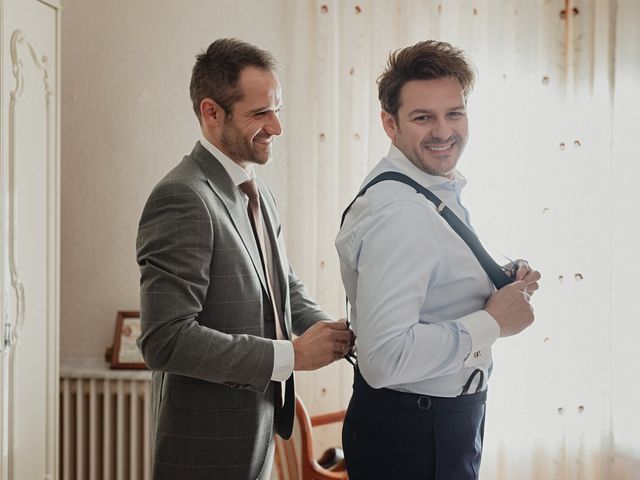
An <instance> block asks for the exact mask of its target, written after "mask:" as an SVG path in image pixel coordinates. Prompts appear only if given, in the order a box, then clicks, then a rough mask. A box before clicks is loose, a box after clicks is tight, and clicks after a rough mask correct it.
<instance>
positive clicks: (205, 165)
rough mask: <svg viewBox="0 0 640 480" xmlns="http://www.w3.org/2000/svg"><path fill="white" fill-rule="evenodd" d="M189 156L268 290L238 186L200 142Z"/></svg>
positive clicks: (266, 290) (264, 287)
mask: <svg viewBox="0 0 640 480" xmlns="http://www.w3.org/2000/svg"><path fill="white" fill-rule="evenodd" d="M191 157H192V158H193V159H194V160H195V162H196V163H197V164H198V166H199V167H200V169H201V170H202V171H203V173H204V174H205V177H206V178H207V182H208V183H209V186H210V187H211V189H212V190H213V191H214V193H215V194H216V195H217V196H218V198H220V200H221V201H222V203H223V204H224V206H225V208H226V210H227V213H228V215H229V217H230V218H231V221H232V222H233V225H234V226H235V228H236V231H237V232H238V234H239V235H240V238H241V239H242V243H244V246H245V248H246V249H247V251H248V252H249V256H250V257H251V262H252V263H253V267H254V269H255V271H256V273H257V274H258V277H259V278H260V283H261V284H262V288H263V289H264V291H265V292H268V289H267V282H266V280H265V277H264V270H263V268H262V262H261V261H260V253H259V252H258V246H257V244H256V239H255V237H254V235H253V229H252V228H251V223H250V221H249V215H248V214H247V210H246V208H245V205H244V201H243V198H242V196H241V195H240V192H239V191H238V187H236V186H235V185H234V184H233V182H232V181H231V178H230V177H229V174H228V173H227V171H226V170H225V169H224V167H223V166H222V164H221V163H220V162H219V161H218V160H217V159H216V158H215V157H214V156H213V155H211V153H210V152H209V151H208V150H207V149H206V148H204V147H203V146H202V145H201V144H200V142H198V143H196V146H195V147H194V149H193V151H192V152H191Z"/></svg>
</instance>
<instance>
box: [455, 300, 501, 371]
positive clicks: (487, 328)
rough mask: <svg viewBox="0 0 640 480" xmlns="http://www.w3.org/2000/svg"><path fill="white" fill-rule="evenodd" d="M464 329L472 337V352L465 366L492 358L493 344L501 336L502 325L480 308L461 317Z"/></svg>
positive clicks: (471, 365) (472, 365) (474, 364)
mask: <svg viewBox="0 0 640 480" xmlns="http://www.w3.org/2000/svg"><path fill="white" fill-rule="evenodd" d="M460 323H461V324H462V330H463V331H465V332H467V333H468V334H469V337H471V352H470V353H469V355H468V356H467V358H466V359H465V361H464V366H465V367H474V366H476V365H479V364H481V363H485V362H487V361H489V360H490V359H491V345H493V342H495V341H496V340H497V339H498V337H499V336H500V325H498V322H496V320H495V318H493V317H492V316H491V315H490V314H489V313H488V312H487V311H485V310H480V311H478V312H474V313H472V314H470V315H467V316H465V317H462V318H461V319H460Z"/></svg>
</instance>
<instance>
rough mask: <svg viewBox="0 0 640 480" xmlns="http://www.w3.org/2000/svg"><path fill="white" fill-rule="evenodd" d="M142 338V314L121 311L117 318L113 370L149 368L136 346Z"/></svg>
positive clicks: (112, 360) (112, 357)
mask: <svg viewBox="0 0 640 480" xmlns="http://www.w3.org/2000/svg"><path fill="white" fill-rule="evenodd" d="M139 336H140V312H138V311H135V310H121V311H119V312H118V315H117V316H116V331H115V334H114V337H113V350H112V352H111V368H141V369H142V368H147V366H146V365H145V364H144V360H143V359H142V353H140V350H139V349H138V345H137V344H136V342H137V340H138V337H139Z"/></svg>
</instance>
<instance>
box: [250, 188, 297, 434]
mask: <svg viewBox="0 0 640 480" xmlns="http://www.w3.org/2000/svg"><path fill="white" fill-rule="evenodd" d="M240 189H241V190H242V191H243V192H244V193H245V194H246V195H247V197H249V206H248V209H247V210H248V213H249V219H250V220H251V226H252V227H253V235H254V236H255V238H256V243H257V244H258V249H259V250H260V257H261V259H262V268H263V271H264V276H265V277H266V280H267V288H268V292H267V293H268V294H269V298H270V299H271V308H272V309H273V314H274V317H275V319H274V323H275V325H276V338H277V339H279V340H282V339H286V338H287V335H286V333H285V329H284V328H283V326H282V324H281V323H280V322H281V319H282V314H281V313H280V312H279V311H278V308H277V307H276V302H275V296H274V293H273V292H274V291H273V285H272V284H271V274H270V270H271V268H272V265H273V263H272V261H271V260H272V259H270V258H267V249H266V248H265V246H266V244H265V238H264V226H263V223H262V215H261V213H260V192H259V191H258V186H257V185H256V181H255V180H253V179H251V180H247V181H246V182H243V183H241V184H240ZM274 278H275V277H274ZM282 393H283V389H282V386H281V384H280V382H275V398H276V399H278V400H279V401H277V402H276V412H275V415H276V431H277V432H278V434H279V435H280V436H281V437H282V438H284V439H288V438H289V437H291V433H292V431H293V418H294V409H295V400H294V398H295V397H294V383H293V374H292V375H291V376H290V377H289V378H288V379H287V383H286V388H285V389H284V404H283V403H282V397H283V395H282Z"/></svg>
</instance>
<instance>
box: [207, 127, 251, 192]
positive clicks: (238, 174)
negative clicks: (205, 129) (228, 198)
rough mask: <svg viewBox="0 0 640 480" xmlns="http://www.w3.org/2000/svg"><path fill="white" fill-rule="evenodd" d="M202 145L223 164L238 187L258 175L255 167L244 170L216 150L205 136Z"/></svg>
mask: <svg viewBox="0 0 640 480" xmlns="http://www.w3.org/2000/svg"><path fill="white" fill-rule="evenodd" d="M200 143H201V144H202V146H203V147H204V148H206V149H207V150H208V151H209V153H211V155H213V156H214V157H216V159H217V160H218V161H219V162H220V163H221V164H222V166H223V167H224V169H225V170H226V171H227V173H228V174H229V176H230V177H231V180H232V181H233V184H234V185H235V186H236V187H237V186H239V185H240V184H241V183H244V182H246V181H247V180H250V179H252V178H255V176H256V175H255V172H254V171H253V165H249V167H248V169H244V168H242V167H241V166H240V165H238V164H237V163H236V162H234V161H233V160H231V159H230V158H229V157H228V156H226V155H225V154H224V153H222V151H221V150H220V149H219V148H216V147H215V146H214V145H213V144H212V143H211V142H210V141H209V140H207V139H206V138H205V137H204V135H202V136H201V137H200Z"/></svg>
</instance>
